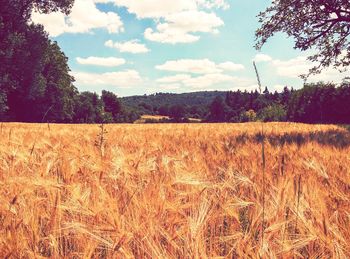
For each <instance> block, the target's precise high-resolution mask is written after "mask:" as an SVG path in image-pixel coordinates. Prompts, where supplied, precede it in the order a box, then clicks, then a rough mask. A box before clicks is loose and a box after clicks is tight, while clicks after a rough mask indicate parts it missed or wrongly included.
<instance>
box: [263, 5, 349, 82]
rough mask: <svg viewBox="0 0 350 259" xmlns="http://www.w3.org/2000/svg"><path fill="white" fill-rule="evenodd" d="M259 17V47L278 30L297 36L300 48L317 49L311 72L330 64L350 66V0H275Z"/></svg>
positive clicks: (312, 57)
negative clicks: (315, 63) (315, 64)
mask: <svg viewBox="0 0 350 259" xmlns="http://www.w3.org/2000/svg"><path fill="white" fill-rule="evenodd" d="M258 17H259V21H260V23H261V27H260V28H259V29H258V30H257V31H256V48H257V49H261V47H262V46H263V45H264V44H265V43H266V42H267V40H268V39H269V38H270V37H272V36H273V35H274V34H276V33H277V32H284V33H286V34H287V35H288V36H290V37H293V38H294V39H295V48H296V49H300V50H302V51H306V50H308V49H311V48H314V49H315V50H316V54H314V55H312V56H309V57H308V59H309V60H311V61H316V62H318V65H317V66H315V67H313V68H312V69H311V70H310V71H309V74H311V73H318V72H320V71H321V70H322V69H323V68H325V67H329V66H330V65H334V66H335V67H337V68H339V69H342V68H346V67H347V66H349V64H350V41H349V39H350V38H349V36H350V1H349V0H312V1H310V0H299V1H295V0H274V1H273V2H272V4H271V6H270V7H268V8H267V9H266V10H265V11H264V12H261V13H260V14H259V15H258ZM304 77H306V76H305V75H304Z"/></svg>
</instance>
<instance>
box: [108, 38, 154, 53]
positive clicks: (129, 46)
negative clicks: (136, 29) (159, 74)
mask: <svg viewBox="0 0 350 259" xmlns="http://www.w3.org/2000/svg"><path fill="white" fill-rule="evenodd" d="M105 46H106V47H109V48H116V49H118V50H119V51H120V52H127V53H133V54H139V53H147V52H149V51H150V50H149V49H148V48H147V47H146V45H145V44H142V43H140V41H139V40H131V41H126V42H115V43H114V42H113V41H112V40H109V41H106V42H105Z"/></svg>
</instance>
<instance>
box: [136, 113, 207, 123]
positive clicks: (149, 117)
mask: <svg viewBox="0 0 350 259" xmlns="http://www.w3.org/2000/svg"><path fill="white" fill-rule="evenodd" d="M162 120H170V117H169V116H161V115H142V116H141V118H140V119H138V120H136V121H135V122H134V123H135V124H142V123H146V122H147V121H154V122H159V121H162ZM188 121H189V122H193V123H199V122H201V121H202V120H201V119H195V118H189V119H188Z"/></svg>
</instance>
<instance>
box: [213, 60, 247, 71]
mask: <svg viewBox="0 0 350 259" xmlns="http://www.w3.org/2000/svg"><path fill="white" fill-rule="evenodd" d="M218 68H221V69H223V70H228V71H239V70H243V69H244V68H245V67H244V65H242V64H235V63H233V62H224V63H221V64H219V65H218Z"/></svg>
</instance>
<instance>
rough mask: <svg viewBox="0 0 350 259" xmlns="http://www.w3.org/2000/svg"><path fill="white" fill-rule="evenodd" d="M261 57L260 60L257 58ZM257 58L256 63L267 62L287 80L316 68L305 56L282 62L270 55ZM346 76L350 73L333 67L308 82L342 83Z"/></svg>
mask: <svg viewBox="0 0 350 259" xmlns="http://www.w3.org/2000/svg"><path fill="white" fill-rule="evenodd" d="M258 55H260V56H259V57H258V58H257V56H258ZM258 55H257V56H256V57H255V58H257V59H256V61H257V60H260V61H261V62H266V64H268V65H269V66H271V67H272V68H273V69H274V70H275V71H276V73H277V75H278V76H281V77H285V78H292V79H297V78H300V75H303V74H307V73H308V71H309V70H310V69H311V68H312V67H313V66H315V64H314V63H312V62H311V61H309V60H308V59H307V57H305V56H297V57H295V58H291V59H287V60H280V59H274V58H272V57H270V56H268V55H264V54H258ZM346 76H350V71H346V72H344V73H340V72H339V71H338V70H337V69H335V68H333V67H328V68H325V69H324V70H323V71H322V72H321V73H320V74H316V75H311V76H310V77H309V78H308V79H307V82H319V81H326V82H332V81H333V82H335V83H340V82H341V81H342V79H343V78H344V77H346Z"/></svg>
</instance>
